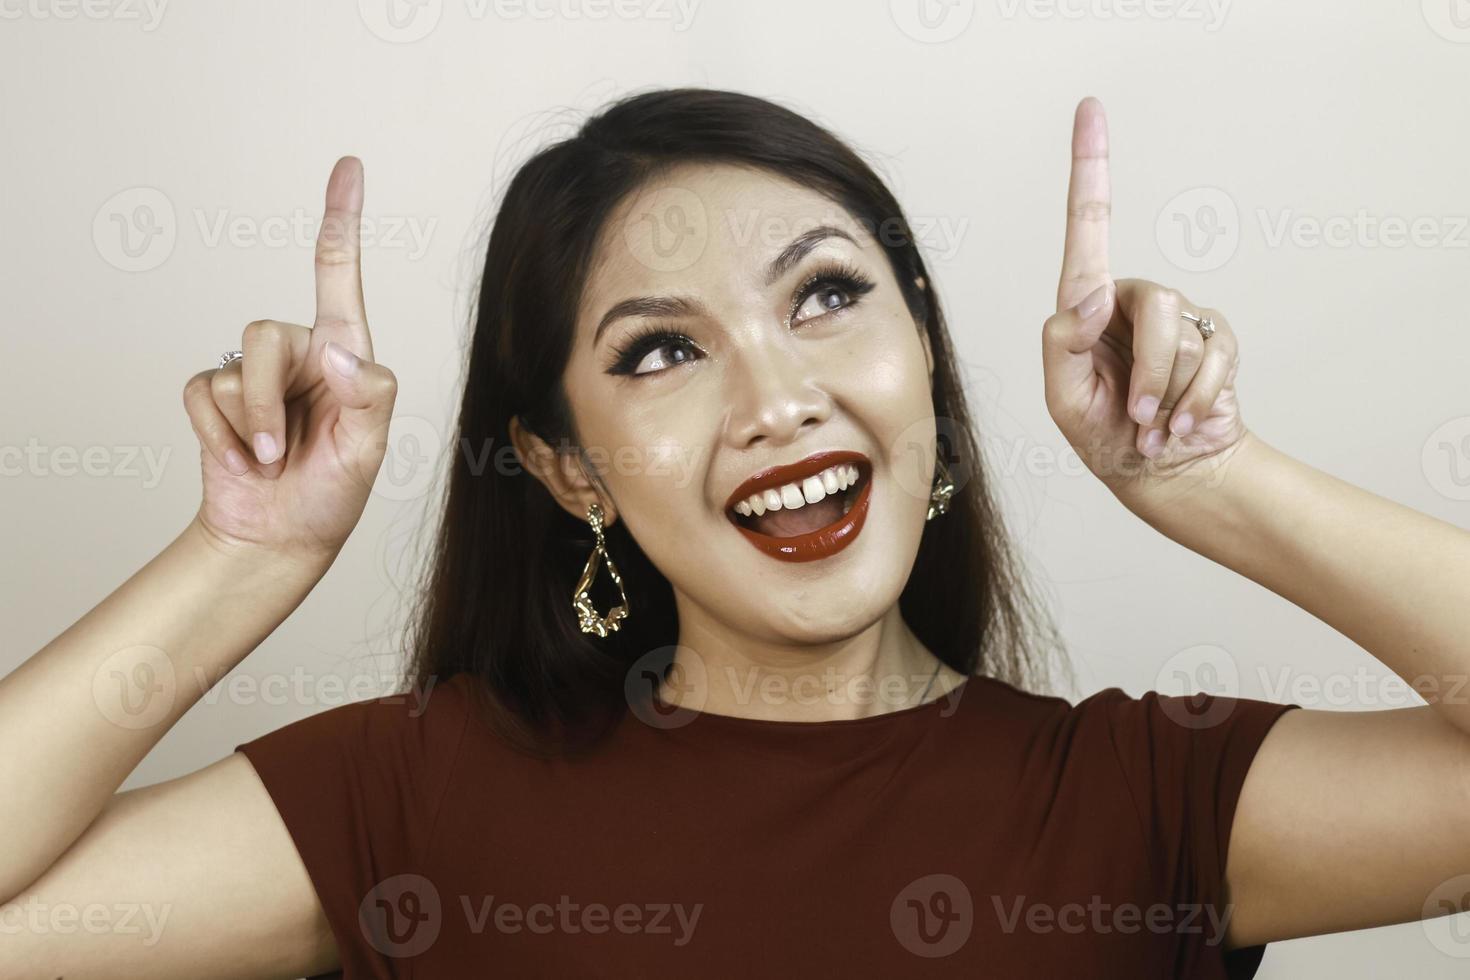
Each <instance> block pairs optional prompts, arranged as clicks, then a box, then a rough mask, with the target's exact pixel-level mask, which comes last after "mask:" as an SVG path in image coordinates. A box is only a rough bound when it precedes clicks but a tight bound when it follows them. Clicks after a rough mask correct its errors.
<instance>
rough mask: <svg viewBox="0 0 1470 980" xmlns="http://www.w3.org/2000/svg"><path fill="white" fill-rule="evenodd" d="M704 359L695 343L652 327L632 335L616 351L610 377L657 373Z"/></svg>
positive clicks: (666, 329)
mask: <svg viewBox="0 0 1470 980" xmlns="http://www.w3.org/2000/svg"><path fill="white" fill-rule="evenodd" d="M702 356H704V355H703V352H701V351H700V350H699V347H698V345H696V344H695V343H694V341H692V340H690V339H689V338H688V337H686V336H684V335H683V334H681V333H678V332H676V331H673V330H669V329H668V328H666V327H660V326H658V325H650V326H647V327H644V328H642V329H640V330H639V331H638V332H637V333H635V334H633V335H632V336H631V337H629V338H628V339H627V340H625V341H624V342H623V343H622V344H620V345H619V346H618V348H617V349H616V350H615V351H614V360H613V364H612V366H611V367H610V368H608V371H607V373H608V374H631V375H640V374H657V373H658V372H660V371H666V370H668V369H669V368H671V367H677V366H678V365H680V364H687V363H689V362H690V361H695V360H698V359H699V358H700V357H702Z"/></svg>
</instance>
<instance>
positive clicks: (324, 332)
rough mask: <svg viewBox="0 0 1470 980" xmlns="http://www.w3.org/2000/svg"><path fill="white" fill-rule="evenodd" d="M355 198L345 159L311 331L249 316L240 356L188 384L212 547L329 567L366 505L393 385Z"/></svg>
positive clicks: (332, 188) (356, 169)
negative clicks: (377, 341) (379, 354)
mask: <svg viewBox="0 0 1470 980" xmlns="http://www.w3.org/2000/svg"><path fill="white" fill-rule="evenodd" d="M362 201H363V176H362V162H361V161H359V160H358V159H357V158H356V157H343V158H342V159H340V160H338V161H337V165H336V166H335V167H334V168H333V169H332V176H331V178H330V179H329V180H328V181H327V195H326V213H325V215H324V217H323V220H322V227H321V232H320V234H319V235H318V237H317V245H316V320H315V324H314V326H312V327H309V328H308V327H304V326H300V325H297V324H292V323H281V322H278V321H275V320H257V321H255V322H254V323H251V324H249V325H248V326H246V327H245V332H244V339H243V341H242V342H241V344H240V349H241V350H243V351H244V352H245V356H244V357H243V358H238V359H236V360H235V361H233V362H232V363H230V364H229V365H227V366H226V367H224V368H223V369H211V370H207V371H201V372H200V373H199V374H196V375H194V376H193V377H192V378H190V379H189V381H188V383H187V384H186V385H185V386H184V405H185V407H186V408H187V410H188V413H189V420H190V422H191V423H192V424H193V426H194V431H195V433H196V434H197V435H198V437H199V443H200V447H201V452H200V459H201V464H202V466H203V483H204V500H203V503H202V504H201V505H200V507H199V513H198V514H197V515H196V517H195V523H196V524H198V525H199V526H200V528H201V530H203V531H205V532H207V533H208V534H209V535H210V536H211V537H213V538H215V539H217V542H218V543H220V544H223V545H225V546H230V547H236V546H239V547H245V548H248V549H250V550H253V551H259V552H263V553H267V554H272V555H275V556H278V557H284V558H287V559H292V560H295V559H302V560H307V561H313V562H320V561H325V562H327V563H330V562H331V561H332V559H334V558H335V557H336V554H337V552H338V550H339V549H340V548H341V546H342V544H343V542H345V541H346V540H347V536H348V535H349V534H350V533H351V532H352V528H353V527H354V526H355V525H356V524H357V521H358V518H360V517H361V516H362V511H363V508H364V507H365V506H366V505H367V498H368V493H369V492H370V491H371V490H372V486H373V481H374V480H375V479H376V478H377V473H378V469H379V467H380V466H381V465H382V462H383V455H384V452H385V450H386V447H387V435H388V423H389V421H390V419H391V416H392V412H393V402H394V399H395V397H396V395H397V391H398V381H397V379H396V378H395V377H394V376H393V372H391V371H389V370H388V369H387V368H386V367H383V366H382V365H380V364H376V363H374V362H373V343H372V338H371V336H370V335H369V333H368V325H367V312H366V310H365V309H364V305H363V297H362V271H361V262H360V258H361V250H360V228H361V219H362ZM339 361H341V362H342V363H343V365H344V366H343V367H342V368H339V367H338V362H339Z"/></svg>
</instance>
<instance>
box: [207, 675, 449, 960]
mask: <svg viewBox="0 0 1470 980" xmlns="http://www.w3.org/2000/svg"><path fill="white" fill-rule="evenodd" d="M467 718H468V714H467V711H466V705H465V698H464V693H463V690H462V687H461V685H460V683H459V681H458V680H457V679H456V680H450V681H445V682H439V683H435V684H426V685H424V686H423V687H421V688H417V689H415V690H411V691H409V692H407V693H403V694H395V695H388V696H385V697H380V698H376V699H373V700H368V701H357V702H353V703H350V704H344V705H340V706H338V707H335V708H330V709H328V710H326V711H322V712H319V713H317V714H314V715H310V716H308V717H306V718H302V719H300V720H299V721H295V722H292V723H290V724H288V725H284V726H282V727H281V728H278V729H276V730H274V731H271V732H268V733H266V734H265V735H261V736H260V737H258V738H255V739H252V740H251V741H247V742H242V743H241V744H239V745H237V746H235V749H236V751H238V752H241V753H243V754H244V755H245V757H246V758H247V759H249V760H250V764H251V765H252V766H253V767H254V768H255V771H256V773H257V774H258V775H259V777H260V780H261V782H262V783H263V784H264V785H265V788H266V790H267V792H269V793H270V796H271V799H272V801H273V802H274V803H275V806H276V810H277V811H278V812H279V813H280V815H281V819H282V820H283V822H284V823H285V825H286V829H287V830H288V831H289V832H290V834H291V839H292V841H293V842H294V843H295V845H296V850H297V852H298V853H299V854H300V856H301V860H302V863H303V864H304V865H305V867H306V871H307V873H308V875H310V877H311V881H312V884H313V885H314V886H315V888H316V892H317V897H318V899H319V900H320V901H321V904H322V909H323V911H324V912H325V914H326V918H327V921H328V923H329V924H330V925H331V928H332V934H333V936H334V937H335V939H336V941H337V947H338V950H339V951H340V958H341V962H342V970H341V972H340V973H333V974H328V976H341V977H344V978H345V980H356V978H368V977H373V978H378V977H383V978H386V977H389V976H390V975H391V974H390V972H389V969H388V966H387V965H386V961H385V958H384V957H383V956H382V955H381V954H380V952H379V951H378V950H377V949H375V948H374V945H373V937H372V936H371V935H370V932H371V930H370V929H369V928H366V927H365V926H364V925H360V923H364V922H366V921H368V920H365V919H360V917H359V916H360V911H361V906H362V905H363V903H364V901H365V900H367V898H368V896H369V895H370V894H372V893H375V891H376V889H377V888H378V887H379V885H380V884H381V883H383V882H384V881H385V880H386V879H390V878H394V877H395V876H398V875H407V874H413V873H414V872H415V870H416V869H417V868H418V867H420V858H421V853H422V849H423V846H424V844H425V842H426V841H427V840H428V839H429V837H430V833H431V831H432V828H433V823H434V820H435V817H436V816H437V813H438V809H439V803H440V801H441V800H442V798H443V796H444V793H445V790H446V788H447V786H448V779H449V774H450V771H451V768H452V766H453V763H454V759H455V756H456V753H457V752H458V747H459V743H460V740H461V738H462V736H463V733H464V729H465V724H466V720H467Z"/></svg>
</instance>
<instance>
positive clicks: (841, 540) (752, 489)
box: [725, 450, 873, 561]
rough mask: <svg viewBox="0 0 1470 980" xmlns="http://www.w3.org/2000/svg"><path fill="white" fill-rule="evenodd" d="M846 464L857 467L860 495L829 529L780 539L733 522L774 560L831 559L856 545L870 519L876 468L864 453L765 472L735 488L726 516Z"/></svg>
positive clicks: (816, 457)
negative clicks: (765, 494)
mask: <svg viewBox="0 0 1470 980" xmlns="http://www.w3.org/2000/svg"><path fill="white" fill-rule="evenodd" d="M842 463H851V464H853V465H854V466H856V467H857V471H858V483H859V487H858V495H857V498H856V499H855V500H853V502H852V507H851V508H850V509H849V510H848V512H847V513H846V514H843V515H842V516H841V517H839V518H838V519H837V520H835V521H833V522H832V523H831V524H828V525H827V526H826V527H819V528H817V529H816V530H815V531H808V532H807V533H806V534H798V535H796V536H795V537H790V538H777V537H773V536H771V535H769V534H762V533H760V532H759V531H755V530H752V529H751V528H748V527H745V526H743V525H741V524H740V523H738V522H736V521H735V519H734V518H733V517H731V518H730V520H731V522H732V523H734V524H735V529H736V530H737V531H739V532H740V533H741V534H743V535H745V539H746V540H747V541H749V542H750V543H751V544H753V545H755V546H756V548H758V549H760V550H761V551H762V552H764V553H765V554H767V555H770V556H771V557H772V558H777V559H780V560H781V561H816V560H818V559H821V558H828V557H830V556H832V555H835V554H836V553H837V552H839V551H841V550H842V549H843V548H846V547H847V546H848V545H850V544H852V542H853V541H854V540H855V539H856V538H857V536H858V533H859V532H860V531H862V529H863V522H864V521H865V520H866V519H867V516H868V498H869V496H870V494H871V492H872V487H873V481H872V471H873V465H872V463H871V462H869V460H868V457H866V456H864V455H863V454H862V453H858V452H851V451H848V450H838V451H833V452H822V453H813V454H812V455H810V456H808V457H807V458H806V459H803V460H801V461H799V462H796V463H790V464H788V465H786V466H773V467H771V468H770V469H766V470H761V471H760V472H759V473H757V474H755V476H752V477H751V478H750V479H748V480H746V481H745V482H744V483H742V484H740V486H738V487H736V488H735V492H734V493H732V494H731V495H730V499H729V500H727V501H726V502H725V513H726V515H727V516H729V515H730V514H731V513H732V512H733V508H734V507H735V505H736V504H738V503H739V502H740V501H742V500H744V499H746V498H747V497H749V496H751V495H752V494H754V493H757V492H759V491H762V490H769V489H774V488H776V487H780V486H783V485H785V484H787V483H796V484H800V483H801V481H802V480H804V479H806V478H807V477H809V476H815V475H816V474H818V473H820V472H822V471H823V470H825V469H827V468H828V467H829V466H837V465H839V464H842Z"/></svg>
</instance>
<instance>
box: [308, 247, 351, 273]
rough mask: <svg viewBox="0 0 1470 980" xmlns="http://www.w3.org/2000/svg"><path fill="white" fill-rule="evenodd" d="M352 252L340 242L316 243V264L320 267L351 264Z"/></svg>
mask: <svg viewBox="0 0 1470 980" xmlns="http://www.w3.org/2000/svg"><path fill="white" fill-rule="evenodd" d="M353 258H354V252H353V251H352V249H350V248H348V247H347V246H346V244H344V243H342V242H323V243H321V244H319V245H317V249H316V264H317V265H318V266H319V267H321V268H335V267H337V266H343V265H351V264H352V261H353Z"/></svg>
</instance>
